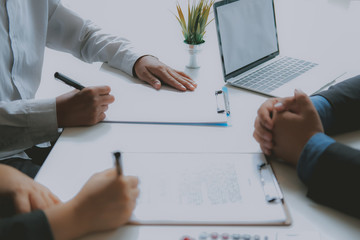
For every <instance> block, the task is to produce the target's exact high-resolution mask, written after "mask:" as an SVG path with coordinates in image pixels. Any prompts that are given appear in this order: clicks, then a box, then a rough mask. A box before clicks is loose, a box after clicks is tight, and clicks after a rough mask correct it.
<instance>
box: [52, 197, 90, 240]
mask: <svg viewBox="0 0 360 240" xmlns="http://www.w3.org/2000/svg"><path fill="white" fill-rule="evenodd" d="M45 214H46V216H47V218H48V221H49V224H50V226H51V230H52V233H53V236H54V238H55V240H68V239H74V238H78V237H81V236H83V235H85V234H87V233H88V232H89V230H88V229H87V226H86V221H83V220H80V219H79V215H78V214H77V212H76V211H75V206H74V203H73V200H72V201H69V202H67V203H64V204H60V205H56V206H54V207H52V208H49V209H46V210H45Z"/></svg>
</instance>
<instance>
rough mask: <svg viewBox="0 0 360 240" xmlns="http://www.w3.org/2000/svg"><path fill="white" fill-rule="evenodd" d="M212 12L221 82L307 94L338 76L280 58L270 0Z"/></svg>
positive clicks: (224, 4) (240, 0)
mask: <svg viewBox="0 0 360 240" xmlns="http://www.w3.org/2000/svg"><path fill="white" fill-rule="evenodd" d="M214 14H215V22H216V30H217V35H218V43H219V48H220V55H221V62H222V69H223V75H224V80H225V82H227V83H228V84H230V85H233V86H236V87H240V88H243V89H247V90H251V91H254V92H258V93H261V94H265V95H268V96H276V97H285V96H292V95H293V93H294V89H296V88H297V89H301V90H302V91H304V92H305V93H307V94H309V95H310V94H313V93H315V92H317V91H319V90H320V89H322V88H323V87H325V86H327V85H329V84H331V83H332V82H334V81H335V80H336V79H337V78H339V77H340V76H341V75H343V74H344V73H342V72H338V71H334V69H333V68H329V67H326V66H325V65H321V64H318V63H314V62H310V61H306V60H303V59H298V58H293V57H289V56H282V55H280V51H279V43H278V36H277V29H276V19H275V9H274V2H273V0H223V1H219V2H216V3H215V4H214Z"/></svg>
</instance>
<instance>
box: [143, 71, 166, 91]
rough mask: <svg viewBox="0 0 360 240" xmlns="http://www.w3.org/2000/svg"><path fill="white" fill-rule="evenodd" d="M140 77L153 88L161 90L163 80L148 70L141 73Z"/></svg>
mask: <svg viewBox="0 0 360 240" xmlns="http://www.w3.org/2000/svg"><path fill="white" fill-rule="evenodd" d="M139 78H140V79H141V80H143V81H145V82H147V83H148V84H150V85H151V86H152V87H153V88H155V89H157V90H159V89H160V88H161V82H160V80H159V79H157V78H156V77H155V76H154V75H152V74H151V72H149V71H148V70H146V71H144V72H142V73H141V76H139Z"/></svg>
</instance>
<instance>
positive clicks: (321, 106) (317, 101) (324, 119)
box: [310, 95, 334, 132]
mask: <svg viewBox="0 0 360 240" xmlns="http://www.w3.org/2000/svg"><path fill="white" fill-rule="evenodd" d="M310 99H311V101H312V103H313V105H314V106H315V108H316V111H317V112H318V114H319V116H320V119H321V123H322V125H323V127H324V130H325V132H327V131H329V129H330V128H331V125H332V124H333V119H334V113H333V109H332V107H331V104H330V103H329V102H328V100H327V99H326V98H324V97H322V96H318V95H317V96H311V97H310Z"/></svg>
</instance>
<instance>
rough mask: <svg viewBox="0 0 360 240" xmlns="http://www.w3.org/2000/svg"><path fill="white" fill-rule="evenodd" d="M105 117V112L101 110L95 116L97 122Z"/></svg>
mask: <svg viewBox="0 0 360 240" xmlns="http://www.w3.org/2000/svg"><path fill="white" fill-rule="evenodd" d="M105 118H106V114H105V113H103V112H101V113H100V114H99V115H98V117H97V122H101V121H103V120H104V119H105Z"/></svg>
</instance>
